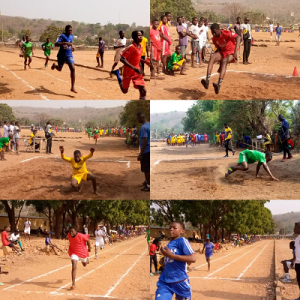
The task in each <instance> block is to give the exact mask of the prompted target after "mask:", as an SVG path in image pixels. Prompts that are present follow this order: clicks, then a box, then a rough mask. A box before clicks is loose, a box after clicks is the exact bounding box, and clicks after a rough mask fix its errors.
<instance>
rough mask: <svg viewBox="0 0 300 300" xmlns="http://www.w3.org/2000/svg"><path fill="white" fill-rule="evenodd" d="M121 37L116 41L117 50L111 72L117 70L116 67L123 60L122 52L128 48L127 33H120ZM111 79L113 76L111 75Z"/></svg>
mask: <svg viewBox="0 0 300 300" xmlns="http://www.w3.org/2000/svg"><path fill="white" fill-rule="evenodd" d="M119 35H120V37H119V38H118V39H117V40H116V42H115V45H114V49H115V50H116V53H115V58H114V64H113V66H112V68H111V72H112V71H113V70H114V69H115V67H116V66H117V65H118V63H119V61H120V59H121V52H122V51H123V50H124V49H125V47H126V38H125V33H124V31H122V30H121V31H119ZM110 75H111V77H112V76H113V74H110Z"/></svg>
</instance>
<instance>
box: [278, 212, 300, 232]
mask: <svg viewBox="0 0 300 300" xmlns="http://www.w3.org/2000/svg"><path fill="white" fill-rule="evenodd" d="M273 220H274V222H275V224H276V230H275V231H279V232H280V233H281V234H282V233H283V231H285V233H288V234H289V233H293V232H294V225H295V223H297V222H300V212H290V213H286V214H281V215H275V216H273Z"/></svg>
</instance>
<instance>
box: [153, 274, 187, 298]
mask: <svg viewBox="0 0 300 300" xmlns="http://www.w3.org/2000/svg"><path fill="white" fill-rule="evenodd" d="M191 290H192V287H191V285H190V281H189V280H188V279H186V280H184V281H180V282H176V283H165V282H162V281H158V282H157V290H156V293H155V300H172V298H173V295H174V294H175V296H176V298H175V299H176V300H191V299H192V291H191Z"/></svg>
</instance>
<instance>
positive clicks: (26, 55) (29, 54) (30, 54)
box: [24, 53, 32, 58]
mask: <svg viewBox="0 0 300 300" xmlns="http://www.w3.org/2000/svg"><path fill="white" fill-rule="evenodd" d="M28 57H32V53H28V54H26V53H25V54H24V58H28Z"/></svg>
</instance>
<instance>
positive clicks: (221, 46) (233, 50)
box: [201, 23, 241, 94]
mask: <svg viewBox="0 0 300 300" xmlns="http://www.w3.org/2000/svg"><path fill="white" fill-rule="evenodd" d="M210 30H211V33H212V35H213V38H212V41H213V43H214V45H215V47H216V48H217V50H216V53H214V54H213V55H212V56H211V57H210V60H209V62H208V67H207V75H206V79H202V80H201V84H202V85H203V86H204V88H205V89H208V86H209V81H210V76H211V72H212V70H213V66H214V64H215V63H217V62H219V63H220V67H219V69H218V73H220V76H219V81H218V83H213V86H214V89H215V93H216V94H219V91H220V88H221V84H222V81H223V79H224V76H225V73H226V69H227V65H228V64H229V63H231V62H234V61H237V60H238V48H239V45H240V40H241V37H240V36H239V35H238V34H236V33H234V32H231V31H226V30H221V29H220V27H219V24H217V23H214V24H212V25H211V27H210Z"/></svg>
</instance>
